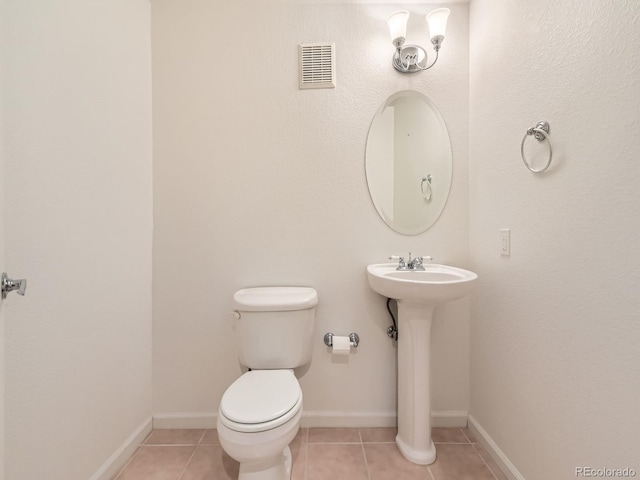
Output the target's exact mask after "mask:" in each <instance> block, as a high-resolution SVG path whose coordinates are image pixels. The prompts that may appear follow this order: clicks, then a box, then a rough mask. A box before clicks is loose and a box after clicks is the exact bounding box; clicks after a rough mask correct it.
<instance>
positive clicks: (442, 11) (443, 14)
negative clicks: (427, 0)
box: [427, 8, 451, 38]
mask: <svg viewBox="0 0 640 480" xmlns="http://www.w3.org/2000/svg"><path fill="white" fill-rule="evenodd" d="M449 13H451V11H450V10H449V9H448V8H436V9H435V10H433V11H431V12H429V14H428V15H427V23H428V24H429V35H431V38H433V37H438V36H441V37H444V33H445V30H446V29H447V19H448V18H449Z"/></svg>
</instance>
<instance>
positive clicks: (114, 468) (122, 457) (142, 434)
mask: <svg viewBox="0 0 640 480" xmlns="http://www.w3.org/2000/svg"><path fill="white" fill-rule="evenodd" d="M151 425H152V422H151V418H148V419H147V420H145V421H144V422H143V423H142V425H140V426H139V427H138V428H136V429H135V430H134V432H133V433H132V434H131V435H129V438H127V439H126V440H125V441H124V442H123V443H122V445H120V447H119V448H118V449H117V450H116V451H115V452H114V453H113V455H111V456H110V457H109V458H108V459H107V461H106V462H104V464H103V465H102V466H101V467H100V468H99V469H98V471H97V472H96V473H94V474H93V475H92V476H91V478H90V479H89V480H111V479H112V478H113V477H114V475H115V474H116V473H117V472H118V470H120V468H122V466H123V465H124V464H125V463H127V461H128V460H129V458H131V456H132V455H133V454H134V452H135V451H136V448H138V445H140V444H141V443H142V442H143V441H144V439H145V438H146V437H147V435H149V433H150V432H151Z"/></svg>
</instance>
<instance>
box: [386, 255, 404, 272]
mask: <svg viewBox="0 0 640 480" xmlns="http://www.w3.org/2000/svg"><path fill="white" fill-rule="evenodd" d="M389 260H398V269H400V268H405V267H406V264H405V263H404V257H402V256H400V255H389Z"/></svg>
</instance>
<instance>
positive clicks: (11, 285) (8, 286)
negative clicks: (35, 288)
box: [2, 273, 27, 298]
mask: <svg viewBox="0 0 640 480" xmlns="http://www.w3.org/2000/svg"><path fill="white" fill-rule="evenodd" d="M26 290H27V280H26V279H24V278H23V279H22V280H11V279H10V278H9V277H8V276H7V274H6V273H3V274H2V298H7V293H9V292H13V291H16V292H17V293H18V295H22V296H24V294H25V291H26Z"/></svg>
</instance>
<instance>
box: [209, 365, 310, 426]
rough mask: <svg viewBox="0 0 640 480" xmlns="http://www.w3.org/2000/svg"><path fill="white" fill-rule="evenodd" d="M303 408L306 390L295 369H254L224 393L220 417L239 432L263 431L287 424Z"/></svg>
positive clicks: (226, 424) (221, 420)
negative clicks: (301, 386)
mask: <svg viewBox="0 0 640 480" xmlns="http://www.w3.org/2000/svg"><path fill="white" fill-rule="evenodd" d="M301 408H302V391H301V389H300V384H299V383H298V380H297V379H296V377H295V375H294V374H293V372H292V371H291V370H252V371H250V372H247V373H245V374H244V375H242V376H241V377H240V378H238V379H237V380H236V381H235V382H233V383H232V384H231V386H229V388H228V389H227V391H226V392H225V393H224V395H223V396H222V400H221V401H220V409H219V419H220V422H221V423H222V424H223V425H225V426H226V427H227V428H229V429H231V430H234V431H237V432H247V433H251V432H262V431H265V430H270V429H272V428H276V427H278V426H280V425H283V424H285V423H286V422H287V421H289V420H290V419H291V418H293V417H294V416H295V415H296V414H297V413H298V412H299V410H300V409H301Z"/></svg>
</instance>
